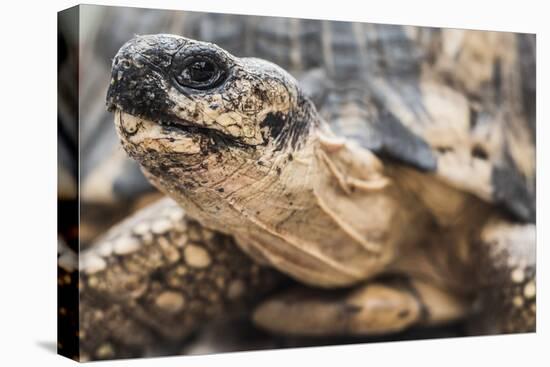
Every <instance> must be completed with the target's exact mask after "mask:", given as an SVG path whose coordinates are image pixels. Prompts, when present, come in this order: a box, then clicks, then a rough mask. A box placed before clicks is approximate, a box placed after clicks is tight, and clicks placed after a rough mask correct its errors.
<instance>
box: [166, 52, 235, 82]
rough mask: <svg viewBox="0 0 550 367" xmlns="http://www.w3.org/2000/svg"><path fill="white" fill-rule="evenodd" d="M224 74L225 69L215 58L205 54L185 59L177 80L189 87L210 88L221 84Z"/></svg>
mask: <svg viewBox="0 0 550 367" xmlns="http://www.w3.org/2000/svg"><path fill="white" fill-rule="evenodd" d="M224 74H225V72H224V70H223V69H222V68H221V67H220V66H219V65H218V64H217V63H216V62H215V61H214V60H212V59H210V58H208V57H205V56H191V57H189V58H187V59H185V60H183V62H182V64H181V67H180V69H179V72H178V73H177V74H176V80H177V82H178V83H179V84H180V85H181V86H184V87H187V88H193V89H209V88H213V87H216V86H217V85H219V84H220V82H221V81H222V80H223V76H224Z"/></svg>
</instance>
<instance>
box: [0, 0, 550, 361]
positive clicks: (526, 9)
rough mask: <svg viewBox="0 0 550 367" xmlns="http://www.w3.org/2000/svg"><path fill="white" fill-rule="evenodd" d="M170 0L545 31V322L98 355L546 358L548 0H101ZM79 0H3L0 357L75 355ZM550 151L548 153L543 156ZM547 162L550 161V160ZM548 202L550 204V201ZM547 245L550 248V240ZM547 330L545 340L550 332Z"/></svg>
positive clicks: (163, 4) (541, 113)
mask: <svg viewBox="0 0 550 367" xmlns="http://www.w3.org/2000/svg"><path fill="white" fill-rule="evenodd" d="M97 3H98V4H105V5H114V4H116V5H130V6H132V5H133V6H142V7H152V6H155V7H160V8H168V9H170V8H171V9H183V10H203V11H217V12H233V13H243V14H260V15H281V16H292V17H309V18H325V19H339V20H355V21H367V22H382V23H401V24H414V25H429V26H442V27H460V28H478V29H493V30H507V31H523V32H536V33H537V56H538V60H537V65H538V70H537V74H538V75H537V77H538V78H537V79H538V83H537V94H538V96H537V97H538V98H537V99H538V103H537V116H538V134H537V135H538V139H537V140H538V147H537V148H538V154H537V158H538V167H537V173H538V176H537V180H538V188H539V190H538V204H539V205H538V232H539V233H538V253H537V255H538V256H537V258H538V283H537V286H538V287H537V288H538V289H537V293H538V296H537V301H538V305H537V309H538V332H537V334H530V335H514V336H498V337H473V338H461V339H443V340H432V341H415V342H394V343H378V344H369V345H362V346H341V347H325V348H309V349H294V350H284V351H274V352H247V353H232V354H222V355H214V356H208V357H169V358H160V359H146V360H131V361H129V360H128V361H118V362H102V363H98V365H101V366H123V365H136V366H197V365H200V366H243V367H244V366H262V365H268V366H278V367H280V366H295V365H297V366H309V365H314V366H316V367H317V366H325V365H326V366H334V365H338V366H342V367H351V366H354V365H361V366H378V365H390V366H391V365H407V366H408V365H422V366H442V365H443V366H461V367H465V366H468V365H474V366H483V365H487V366H542V365H546V366H548V365H550V356H549V355H550V353H549V345H550V342H549V341H550V335H549V325H548V323H549V321H548V320H549V316H548V312H549V310H550V308H549V307H548V306H549V305H548V289H549V286H550V285H549V282H548V274H549V271H548V269H549V268H550V264H549V261H548V253H549V251H548V250H547V248H548V246H550V243H549V241H548V233H549V230H548V227H549V223H548V214H547V210H545V205H544V204H545V203H547V199H548V193H547V192H545V191H547V189H548V187H550V186H549V181H548V167H549V166H548V159H547V158H546V157H548V154H550V152H549V150H548V143H547V140H548V139H549V138H550V136H549V134H548V132H549V128H548V124H545V122H548V117H549V116H548V103H549V102H548V101H549V100H548V98H549V95H548V87H547V85H548V83H550V80H549V78H548V70H549V68H550V58H549V52H548V49H549V47H548V40H549V38H550V37H549V33H548V26H547V24H548V23H549V22H550V20H549V19H548V14H550V11H548V10H546V9H544V5H543V4H544V3H545V2H544V1H526V0H522V1H514V2H513V3H512V4H508V3H506V4H505V3H504V1H502V0H501V1H481V0H477V1H465V0H453V1H441V0H440V1H424V0H409V1H406V0H404V1H390V0H375V1H357V0H356V1H351V0H332V1H330V3H329V1H326V2H324V3H323V4H321V3H320V2H319V1H315V2H311V4H307V3H306V1H298V0H294V1H293V0H284V1H283V0H262V1H260V0H257V1H254V2H252V1H249V2H246V1H236V0H231V1H218V2H216V1H211V0H200V1H194V2H190V1H182V0H180V1H152V0H151V1H116V2H107V1H98V2H97ZM72 5H75V2H72V1H41V2H38V1H37V2H36V3H32V2H25V1H22V0H11V1H10V0H7V1H4V2H3V3H2V11H1V17H2V19H1V20H0V27H1V32H0V37H1V38H2V41H1V42H0V55H1V57H0V62H1V68H0V91H1V92H2V94H1V98H0V101H1V102H0V108H1V110H0V111H1V114H0V185H1V187H0V219H1V221H0V246H1V252H0V275H1V276H0V366H15V365H17V366H18V365H25V366H26V365H29V366H50V365H62V366H64V365H74V364H76V363H75V362H72V361H69V360H67V359H64V358H62V357H60V356H57V355H56V354H55V353H54V348H55V339H56V136H57V134H56V70H57V69H56V39H57V38H56V19H57V18H56V17H57V15H56V12H57V11H58V10H62V9H64V8H67V7H69V6H72ZM545 155H546V157H545ZM545 168H546V169H545ZM546 208H547V207H546ZM545 248H546V249H545ZM544 339H546V343H545V345H546V348H544V347H543V340H544Z"/></svg>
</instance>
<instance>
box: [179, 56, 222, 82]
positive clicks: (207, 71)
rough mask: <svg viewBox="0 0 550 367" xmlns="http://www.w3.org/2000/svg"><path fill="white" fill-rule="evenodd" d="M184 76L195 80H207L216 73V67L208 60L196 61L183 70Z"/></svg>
mask: <svg viewBox="0 0 550 367" xmlns="http://www.w3.org/2000/svg"><path fill="white" fill-rule="evenodd" d="M183 73H184V77H186V78H188V79H190V80H192V81H195V82H199V83H200V82H207V81H208V80H210V78H212V76H213V75H214V74H215V73H216V67H215V66H214V64H213V63H211V62H208V61H196V62H194V63H192V64H191V65H189V66H188V67H186V68H185V69H184V71H183Z"/></svg>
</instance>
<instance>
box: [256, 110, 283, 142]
mask: <svg viewBox="0 0 550 367" xmlns="http://www.w3.org/2000/svg"><path fill="white" fill-rule="evenodd" d="M285 122H286V115H285V114H283V113H281V112H275V113H273V112H271V113H268V114H267V116H266V117H265V119H264V120H263V121H262V122H261V123H260V127H262V128H267V129H268V132H269V135H270V136H271V138H273V139H277V138H278V137H279V135H280V134H281V131H282V130H283V127H284V126H285Z"/></svg>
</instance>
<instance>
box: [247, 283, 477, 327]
mask: <svg viewBox="0 0 550 367" xmlns="http://www.w3.org/2000/svg"><path fill="white" fill-rule="evenodd" d="M466 309H467V308H466V305H465V304H464V303H463V302H462V301H461V300H460V299H459V298H457V297H454V296H453V295H451V294H449V293H447V292H444V291H442V290H440V289H439V288H437V287H435V286H432V285H430V284H428V283H424V282H422V281H419V280H411V279H391V280H390V279H385V280H382V279H381V280H374V281H371V282H369V283H367V284H365V285H361V286H358V287H355V288H353V289H351V290H350V289H345V290H325V289H323V290H319V289H312V288H305V287H296V288H294V289H291V290H289V291H285V292H283V293H282V294H279V295H276V296H274V297H272V298H271V299H269V300H267V301H265V302H263V303H262V304H261V305H260V306H259V307H258V308H257V309H256V311H255V313H254V321H255V322H256V324H257V325H259V326H260V327H262V328H264V329H267V330H269V331H271V332H274V333H278V334H289V335H297V336H354V335H355V336H366V335H381V334H389V333H394V332H398V331H402V330H404V329H406V328H408V327H410V326H413V325H424V326H426V325H435V324H439V323H445V322H450V321H454V320H457V319H459V318H461V317H463V316H464V315H465V312H466Z"/></svg>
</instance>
